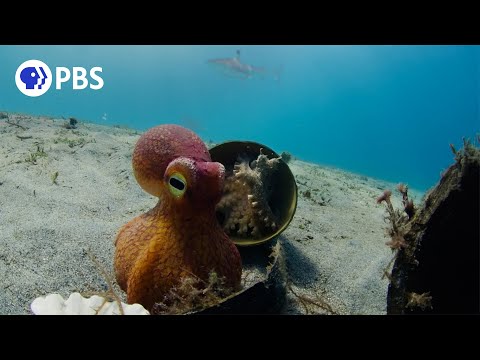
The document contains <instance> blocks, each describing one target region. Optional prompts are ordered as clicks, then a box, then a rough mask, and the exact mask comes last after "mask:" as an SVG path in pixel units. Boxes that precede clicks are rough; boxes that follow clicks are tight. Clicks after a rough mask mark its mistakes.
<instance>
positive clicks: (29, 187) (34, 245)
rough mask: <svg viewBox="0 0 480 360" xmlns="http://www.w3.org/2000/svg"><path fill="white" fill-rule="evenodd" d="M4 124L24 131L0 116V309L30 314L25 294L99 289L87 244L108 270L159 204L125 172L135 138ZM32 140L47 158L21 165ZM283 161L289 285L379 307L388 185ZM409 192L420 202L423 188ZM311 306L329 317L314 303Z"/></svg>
mask: <svg viewBox="0 0 480 360" xmlns="http://www.w3.org/2000/svg"><path fill="white" fill-rule="evenodd" d="M10 121H13V122H17V121H18V124H20V125H22V126H24V127H27V128H28V129H27V130H23V129H21V128H18V127H16V126H12V125H9V124H7V123H6V122H5V119H1V120H0V314H31V311H30V304H31V302H32V301H33V299H35V298H36V297H38V296H42V295H46V294H49V293H59V294H61V295H62V296H63V297H65V298H67V297H68V296H69V294H70V293H72V292H76V291H79V292H88V291H94V292H102V291H106V290H107V285H106V282H105V280H104V279H103V278H102V276H101V275H100V273H99V272H98V271H97V269H96V268H95V266H94V264H93V262H92V261H91V259H90V258H89V256H88V255H87V253H86V249H91V252H92V253H93V254H94V255H95V257H96V258H97V259H98V261H99V262H100V263H101V264H102V265H103V266H104V267H105V269H106V270H107V271H108V272H109V273H110V274H112V275H113V254H114V246H113V241H114V239H115V236H116V232H117V230H118V229H119V228H120V227H121V226H122V225H123V224H125V223H126V222H127V221H129V220H130V219H132V218H133V217H134V216H137V215H139V214H140V213H142V212H145V211H146V210H148V209H149V208H151V207H153V206H154V205H155V204H156V201H157V199H156V198H154V197H152V196H150V195H148V194H147V193H145V192H144V191H143V190H141V188H140V187H139V186H138V185H137V183H136V181H135V179H134V177H133V174H132V170H131V154H132V150H133V147H134V145H135V142H136V141H137V139H138V138H139V134H138V133H137V132H136V131H134V130H129V129H118V128H114V127H107V126H100V125H94V124H86V123H80V124H79V125H78V127H77V129H75V130H68V129H65V128H64V127H63V126H62V125H63V124H64V122H65V121H64V120H61V119H48V118H43V117H30V116H23V115H11V117H10ZM17 135H20V136H23V137H26V136H31V138H29V139H24V140H22V139H19V138H18V137H17ZM66 139H68V140H70V143H68V142H66ZM267 145H268V144H267ZM37 147H38V148H39V149H42V148H43V150H44V152H45V153H46V154H47V156H44V157H38V158H37V159H36V161H35V162H36V164H33V163H32V162H29V161H26V160H25V159H26V158H30V156H31V153H36V152H37ZM279 150H282V149H279ZM286 150H288V149H286ZM289 165H290V168H291V170H292V172H293V173H294V175H295V177H296V179H297V182H298V185H299V202H298V207H297V212H296V215H295V218H294V220H293V221H292V223H291V224H290V226H289V228H288V229H287V230H286V231H285V232H284V233H283V234H282V235H281V237H280V241H281V243H282V245H283V247H284V250H285V254H286V260H287V267H288V272H289V278H290V280H291V282H292V286H293V287H292V288H293V290H294V291H295V292H296V293H299V294H302V295H306V296H308V297H310V298H314V297H319V298H320V299H321V300H322V301H325V302H327V303H328V304H329V305H330V306H331V307H332V309H333V310H334V311H335V312H336V313H339V314H385V313H386V293H387V285H388V282H387V281H388V280H386V279H383V280H382V274H383V269H384V268H385V266H386V265H387V263H388V262H389V261H390V259H391V257H392V252H391V250H390V249H389V248H388V247H387V246H386V245H385V242H386V241H387V240H388V239H387V238H386V237H385V235H384V234H385V231H384V228H385V223H384V221H383V217H384V214H385V211H384V207H383V206H381V205H377V204H376V202H375V198H376V197H377V196H378V195H379V194H381V193H382V191H383V189H385V188H390V189H392V190H393V189H394V186H395V184H389V183H386V182H382V181H378V180H374V179H371V178H366V177H363V176H358V175H355V174H351V173H348V172H344V171H340V170H338V169H332V168H327V167H322V166H318V165H313V164H309V163H305V162H301V161H298V160H294V161H292V162H290V163H289ZM55 172H58V177H57V179H56V182H57V184H54V183H53V181H52V176H53V174H54V173H55ZM401 180H402V179H401V178H399V182H400V181H401ZM306 190H310V193H311V198H307V197H305V196H304V195H303V194H304V192H305V191H306ZM394 194H395V197H394V205H395V204H396V205H397V206H399V204H400V197H399V196H397V193H394ZM413 195H414V196H413V198H414V200H416V203H418V201H419V200H420V196H421V194H419V193H415V192H414V193H413ZM322 197H323V199H324V200H322ZM322 203H324V204H323V205H321V204H322ZM116 290H117V292H118V293H121V291H120V290H119V289H118V288H117V289H116ZM122 296H123V298H122V299H123V300H125V297H124V294H123V293H122ZM288 300H289V301H288V304H287V306H286V307H285V309H284V312H285V313H289V314H301V313H305V309H304V307H303V306H302V305H301V304H300V303H299V302H298V301H297V300H296V298H295V297H294V296H293V294H292V293H289V295H288ZM308 313H318V314H323V313H328V312H326V311H325V310H322V309H321V308H318V307H315V306H310V307H309V309H308Z"/></svg>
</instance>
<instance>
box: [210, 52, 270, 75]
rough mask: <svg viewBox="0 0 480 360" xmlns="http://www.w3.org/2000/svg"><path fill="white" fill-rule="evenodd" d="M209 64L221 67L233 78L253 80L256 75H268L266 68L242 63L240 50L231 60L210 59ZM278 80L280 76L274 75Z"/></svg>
mask: <svg viewBox="0 0 480 360" xmlns="http://www.w3.org/2000/svg"><path fill="white" fill-rule="evenodd" d="M208 63H209V64H213V65H218V66H220V67H221V68H222V69H223V71H224V72H225V73H226V74H230V75H233V76H240V77H242V78H248V79H250V78H252V77H253V76H255V75H260V76H261V77H264V76H265V75H267V70H266V69H265V68H264V67H258V66H253V65H249V64H246V63H243V62H242V61H240V50H237V51H236V56H234V57H231V58H220V59H210V60H208ZM274 78H275V79H276V80H277V79H278V74H276V75H274Z"/></svg>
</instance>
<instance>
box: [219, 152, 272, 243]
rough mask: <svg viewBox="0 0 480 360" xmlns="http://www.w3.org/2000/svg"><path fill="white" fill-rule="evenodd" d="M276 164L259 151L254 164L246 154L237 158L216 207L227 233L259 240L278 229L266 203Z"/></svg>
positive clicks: (268, 198)
mask: <svg viewBox="0 0 480 360" xmlns="http://www.w3.org/2000/svg"><path fill="white" fill-rule="evenodd" d="M279 163H280V157H278V158H272V159H269V158H268V156H267V155H265V154H263V152H262V149H260V154H259V155H258V157H257V159H255V160H253V161H251V159H249V158H248V157H246V156H245V155H241V156H239V157H238V158H237V161H236V163H235V165H234V168H233V170H232V171H231V172H230V173H229V174H227V175H226V178H225V186H224V191H223V196H222V199H221V200H220V202H219V203H218V204H217V207H216V210H217V212H218V213H220V214H221V216H222V217H223V222H222V225H223V229H224V231H225V232H226V233H227V234H229V235H235V236H246V237H253V238H259V237H261V236H264V235H266V234H268V233H271V232H272V231H275V230H276V229H277V227H278V219H277V216H276V215H275V214H274V213H273V211H272V209H271V207H270V205H269V200H270V197H271V195H272V186H271V180H272V176H273V174H274V173H275V171H276V170H277V168H278V164H279Z"/></svg>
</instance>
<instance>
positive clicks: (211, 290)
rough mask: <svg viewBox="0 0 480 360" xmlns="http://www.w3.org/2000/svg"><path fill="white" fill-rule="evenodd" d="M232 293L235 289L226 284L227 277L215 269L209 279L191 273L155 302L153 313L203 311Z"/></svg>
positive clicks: (177, 313) (170, 313) (172, 313)
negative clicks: (204, 279)
mask: <svg viewBox="0 0 480 360" xmlns="http://www.w3.org/2000/svg"><path fill="white" fill-rule="evenodd" d="M232 293H233V289H232V288H229V287H227V286H226V285H225V278H224V277H220V276H218V274H217V273H216V272H214V271H211V272H210V274H209V277H208V281H203V280H202V279H200V278H199V277H198V276H196V275H194V274H191V276H186V277H183V278H182V279H181V281H180V283H179V285H177V286H174V287H172V288H171V289H170V290H169V291H168V293H167V294H166V295H165V296H164V299H163V301H162V302H157V303H155V305H154V306H153V308H152V314H157V315H160V314H164V315H167V314H168V315H180V314H186V313H189V312H197V311H201V310H203V309H206V308H208V307H211V306H213V305H216V304H219V303H220V302H221V301H222V299H225V298H226V297H228V296H229V295H231V294H232Z"/></svg>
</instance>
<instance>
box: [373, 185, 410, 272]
mask: <svg viewBox="0 0 480 360" xmlns="http://www.w3.org/2000/svg"><path fill="white" fill-rule="evenodd" d="M397 191H398V192H399V193H401V194H402V204H403V209H395V208H394V207H393V204H392V201H391V196H392V191H391V190H385V191H384V192H383V194H382V195H380V196H379V197H378V198H377V204H381V203H383V202H385V204H386V205H387V209H386V210H387V215H386V216H385V221H386V222H387V223H388V227H387V229H386V230H387V235H388V236H389V237H390V240H389V241H387V242H386V243H385V245H387V246H388V247H390V248H391V249H392V252H394V256H393V258H392V259H391V260H390V262H389V263H388V265H387V267H386V268H385V270H384V277H387V278H388V279H391V274H390V273H389V269H390V267H391V266H392V264H393V262H394V261H395V259H396V258H397V256H398V254H399V252H400V251H405V252H406V255H407V257H409V258H412V259H413V250H414V249H413V246H411V245H410V244H409V242H407V240H406V239H405V234H406V233H407V232H408V231H409V229H410V220H411V219H412V217H413V216H414V214H415V206H414V204H413V200H410V199H409V198H408V186H407V185H405V184H403V183H401V184H398V185H397Z"/></svg>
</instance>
